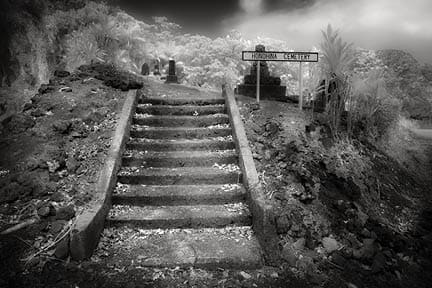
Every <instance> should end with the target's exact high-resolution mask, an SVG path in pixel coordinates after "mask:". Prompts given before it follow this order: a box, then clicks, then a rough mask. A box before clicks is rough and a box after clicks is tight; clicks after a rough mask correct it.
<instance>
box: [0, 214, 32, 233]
mask: <svg viewBox="0 0 432 288" xmlns="http://www.w3.org/2000/svg"><path fill="white" fill-rule="evenodd" d="M39 221H40V219H39V218H30V219H27V220H26V221H24V222H21V223H18V224H16V225H15V226H12V227H10V228H8V229H6V230H4V231H2V232H1V233H0V235H7V234H10V233H13V232H15V231H18V230H20V229H22V228H25V227H27V226H30V225H32V224H35V223H38V222H39Z"/></svg>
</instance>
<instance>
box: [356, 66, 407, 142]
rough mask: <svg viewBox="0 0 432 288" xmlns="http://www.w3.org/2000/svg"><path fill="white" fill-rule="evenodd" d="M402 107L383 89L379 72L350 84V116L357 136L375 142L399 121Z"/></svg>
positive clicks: (383, 85) (370, 73)
mask: <svg viewBox="0 0 432 288" xmlns="http://www.w3.org/2000/svg"><path fill="white" fill-rule="evenodd" d="M400 108H401V104H400V101H399V100H397V99H396V98H395V97H392V96H391V95H390V94H389V93H388V92H387V90H386V86H385V81H384V78H383V76H382V72H381V70H378V69H377V70H372V71H370V72H368V73H367V75H366V77H365V78H360V77H358V76H357V77H355V78H354V79H353V81H352V98H351V99H350V103H349V116H350V121H351V123H352V129H353V132H354V134H355V135H356V136H360V137H365V138H367V139H368V140H371V142H376V141H378V140H379V139H380V138H381V137H382V136H384V135H385V134H386V133H387V131H388V130H389V128H390V127H391V126H392V125H393V124H395V123H396V122H397V121H398V119H399V114H400Z"/></svg>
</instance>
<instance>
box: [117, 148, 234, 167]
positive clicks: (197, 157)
mask: <svg viewBox="0 0 432 288" xmlns="http://www.w3.org/2000/svg"><path fill="white" fill-rule="evenodd" d="M237 162H238V155H237V152H236V151H235V150H220V151H213V152H210V151H166V152H154V151H126V152H125V153H124V154H123V158H122V165H123V166H140V167H193V166H195V167H197V166H212V165H213V164H215V163H217V164H230V163H233V164H234V163H237Z"/></svg>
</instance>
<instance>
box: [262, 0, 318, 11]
mask: <svg viewBox="0 0 432 288" xmlns="http://www.w3.org/2000/svg"><path fill="white" fill-rule="evenodd" d="M315 2H316V0H265V1H263V10H264V11H266V12H272V11H277V10H278V11H280V10H294V9H298V8H304V7H307V6H311V5H312V4H314V3H315Z"/></svg>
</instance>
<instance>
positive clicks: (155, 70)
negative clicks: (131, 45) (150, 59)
mask: <svg viewBox="0 0 432 288" xmlns="http://www.w3.org/2000/svg"><path fill="white" fill-rule="evenodd" d="M155 63H156V64H155V65H154V68H153V75H155V76H157V75H158V76H160V75H161V73H160V61H159V59H157V60H156V62H155Z"/></svg>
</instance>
